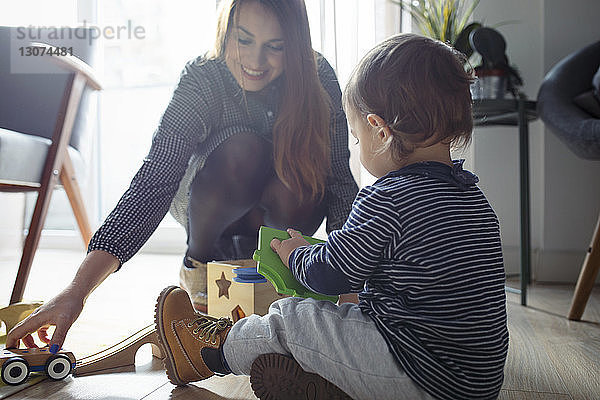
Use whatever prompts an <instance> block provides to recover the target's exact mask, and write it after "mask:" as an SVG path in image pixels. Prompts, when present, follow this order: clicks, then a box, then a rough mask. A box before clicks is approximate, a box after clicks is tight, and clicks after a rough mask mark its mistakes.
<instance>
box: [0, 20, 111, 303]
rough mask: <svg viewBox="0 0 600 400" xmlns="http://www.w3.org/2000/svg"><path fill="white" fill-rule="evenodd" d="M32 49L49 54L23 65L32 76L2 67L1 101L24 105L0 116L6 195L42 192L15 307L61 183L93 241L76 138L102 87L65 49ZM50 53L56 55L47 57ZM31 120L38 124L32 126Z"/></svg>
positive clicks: (2, 32) (0, 183)
mask: <svg viewBox="0 0 600 400" xmlns="http://www.w3.org/2000/svg"><path fill="white" fill-rule="evenodd" d="M10 29H11V28H5V27H2V28H1V29H0V36H3V40H4V42H3V44H4V47H6V44H7V42H6V39H7V35H10V34H11V33H10ZM10 40H11V39H10V38H9V41H10ZM11 45H13V48H12V49H11V51H12V53H11V56H12V57H17V55H15V53H14V50H15V49H14V43H11ZM28 46H30V47H32V48H35V49H38V50H36V52H38V54H39V52H41V51H44V52H45V53H46V55H44V56H31V57H29V58H28V59H27V60H19V61H24V62H26V63H27V64H28V67H30V68H33V70H32V71H29V72H27V73H22V72H21V71H20V70H17V71H15V68H17V69H18V68H20V67H15V65H14V64H11V65H8V63H4V64H3V65H1V68H0V90H1V91H7V92H8V93H9V95H8V96H5V95H4V93H3V96H2V97H3V99H2V100H1V101H2V102H3V103H5V104H6V103H7V102H9V101H11V97H14V98H15V102H20V106H17V109H16V110H15V108H14V107H13V110H12V114H9V113H8V112H7V110H6V108H7V107H6V106H5V105H4V104H0V107H1V108H4V111H0V157H1V159H0V191H3V192H31V191H32V192H37V200H36V203H35V208H34V211H33V216H32V218H31V222H30V225H29V229H28V233H27V236H26V238H25V242H24V246H23V253H22V256H21V261H20V264H19V269H18V272H17V277H16V280H15V284H14V287H13V291H12V295H11V298H10V304H13V303H17V302H19V301H21V300H22V297H23V293H24V290H25V285H26V283H27V279H28V277H29V272H30V269H31V265H32V262H33V258H34V255H35V252H36V249H37V247H38V243H39V239H40V235H41V232H42V228H43V226H44V220H45V218H46V214H47V211H48V206H49V204H50V199H51V196H52V192H53V190H54V189H55V188H56V186H57V185H58V184H59V183H60V184H62V186H63V188H64V190H65V192H66V194H67V197H68V199H69V202H70V204H71V207H72V209H73V213H74V215H75V219H76V221H77V224H78V227H79V230H80V232H81V236H82V239H83V242H84V245H86V246H87V244H88V242H89V240H90V239H91V236H92V229H91V226H90V222H89V219H88V214H87V211H86V207H85V203H84V201H83V198H82V196H81V192H80V189H79V184H78V182H77V178H76V166H75V162H74V157H79V154H78V152H77V149H76V148H74V147H73V146H72V144H73V139H74V137H72V133H73V131H74V126H75V125H76V124H75V122H76V119H77V116H78V111H79V108H80V103H81V100H82V95H83V93H84V91H86V88H90V89H92V90H100V89H101V86H100V84H99V82H98V80H97V79H96V78H95V76H94V73H93V71H92V69H91V67H90V66H89V65H88V64H86V63H85V62H83V61H82V60H81V59H79V58H78V57H76V56H74V55H71V54H66V55H61V53H60V50H58V51H57V48H56V47H53V46H50V45H48V44H43V43H29V44H28ZM50 50H52V52H51V53H52V55H47V54H48V52H49V51H50ZM4 54H7V53H4ZM12 61H14V60H11V62H12ZM61 70H62V71H61ZM5 93H6V92H5ZM52 103H54V104H52ZM3 106H4V107H3ZM53 107H54V109H55V110H57V112H56V113H55V115H54V118H53V119H52V118H50V119H47V120H46V121H45V122H46V124H47V125H48V126H47V127H46V129H47V131H48V133H50V135H48V136H50V137H49V138H48V137H46V138H44V137H41V136H43V133H42V134H40V132H35V131H36V129H37V128H36V126H34V125H36V124H37V126H40V124H43V123H44V121H43V118H44V117H43V115H44V113H45V114H47V113H48V109H47V108H50V109H53ZM15 113H22V114H23V115H25V116H26V117H25V119H24V118H23V115H20V116H19V117H20V119H19V118H17V119H16V120H15V118H13V117H14V116H15ZM27 119H31V120H34V121H33V123H32V124H28V121H27ZM40 119H41V120H42V121H40ZM15 121H17V122H15ZM19 121H20V122H19ZM27 125H30V126H27Z"/></svg>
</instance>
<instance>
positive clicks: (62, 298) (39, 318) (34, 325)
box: [6, 285, 84, 353]
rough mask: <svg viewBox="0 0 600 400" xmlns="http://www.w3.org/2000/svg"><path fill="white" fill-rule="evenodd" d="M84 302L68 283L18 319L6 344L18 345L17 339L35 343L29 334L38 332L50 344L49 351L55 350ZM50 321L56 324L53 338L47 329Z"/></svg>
mask: <svg viewBox="0 0 600 400" xmlns="http://www.w3.org/2000/svg"><path fill="white" fill-rule="evenodd" d="M83 304H84V298H83V297H81V295H79V294H78V293H77V291H76V290H74V289H73V288H72V287H71V285H69V286H68V287H67V288H66V289H64V290H63V291H62V292H60V293H59V294H58V295H57V296H56V297H54V298H53V299H51V300H50V301H49V302H47V303H45V304H44V305H42V306H41V307H39V308H38V309H37V310H35V311H34V312H33V313H32V314H31V315H30V316H29V317H27V318H26V319H24V320H23V321H21V322H20V323H18V324H17V325H16V326H15V327H14V328H13V329H12V330H11V331H10V332H9V333H8V336H7V337H6V347H7V348H11V347H19V340H23V344H24V345H25V346H26V347H37V346H36V344H35V342H34V340H33V336H32V335H31V334H32V333H34V332H37V335H38V337H39V339H40V341H42V342H43V343H46V344H48V345H50V352H51V353H56V352H57V351H58V350H60V348H61V347H62V345H63V343H64V341H65V337H66V336H67V332H68V330H69V329H70V328H71V325H73V322H75V320H76V319H77V317H79V314H81V310H82V309H83ZM51 325H54V326H56V330H55V331H54V334H53V335H52V338H49V337H48V332H47V330H48V328H49V327H50V326H51Z"/></svg>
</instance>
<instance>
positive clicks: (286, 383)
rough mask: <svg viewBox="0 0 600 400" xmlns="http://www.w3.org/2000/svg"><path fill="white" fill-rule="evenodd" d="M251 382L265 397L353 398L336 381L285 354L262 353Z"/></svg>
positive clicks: (271, 399) (293, 399)
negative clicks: (328, 379) (305, 369)
mask: <svg viewBox="0 0 600 400" xmlns="http://www.w3.org/2000/svg"><path fill="white" fill-rule="evenodd" d="M250 385H251V386H252V390H253V391H254V394H255V395H256V397H258V398H259V399H261V400H319V399H324V400H325V399H326V400H352V398H351V397H350V396H348V395H347V394H346V393H344V392H343V391H342V390H341V389H340V388H338V387H337V386H335V385H334V384H333V383H331V382H329V381H327V380H326V379H324V378H322V377H321V376H319V375H317V374H313V373H310V372H306V371H304V370H303V369H302V367H301V366H300V364H298V363H297V362H296V361H295V360H294V359H293V358H290V357H287V356H284V355H282V354H274V353H273V354H262V355H260V356H258V358H257V359H256V360H254V362H253V363H252V368H251V369H250Z"/></svg>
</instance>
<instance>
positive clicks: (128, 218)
mask: <svg viewBox="0 0 600 400" xmlns="http://www.w3.org/2000/svg"><path fill="white" fill-rule="evenodd" d="M223 3H224V4H222V8H221V12H220V16H219V20H218V23H217V37H216V41H215V47H214V49H213V50H212V51H211V52H210V53H209V54H207V55H206V56H202V57H198V58H197V59H196V60H194V61H192V62H190V63H188V64H187V65H186V67H185V69H184V71H183V73H182V75H181V79H180V82H179V84H178V86H177V88H176V89H175V92H174V94H173V97H172V99H171V102H170V103H169V105H168V107H167V109H166V110H165V113H164V114H163V116H162V118H161V120H160V124H159V127H158V129H157V131H156V133H155V135H154V138H153V142H152V147H151V149H150V152H149V154H148V156H147V157H146V158H145V159H144V163H143V165H142V167H141V168H140V170H139V171H138V173H137V174H136V176H135V177H134V179H133V181H132V183H131V186H130V187H129V189H128V190H127V191H126V192H125V194H124V195H123V196H122V198H121V200H120V201H119V203H118V204H117V206H116V207H115V209H114V210H113V211H112V213H111V214H110V215H109V216H108V217H107V219H106V220H105V222H104V224H103V225H102V226H101V227H100V229H99V230H98V231H97V232H96V234H95V235H94V237H93V238H92V240H91V242H90V245H89V248H88V255H87V256H86V258H85V259H84V261H83V263H82V264H81V266H80V268H79V270H78V271H77V274H76V276H75V278H74V279H73V281H72V282H71V284H69V285H68V287H67V288H65V289H64V290H63V291H62V292H61V293H59V294H58V295H57V296H56V297H55V298H53V299H51V300H50V301H49V302H47V303H46V304H45V305H43V306H42V307H41V308H39V309H38V310H36V312H34V313H33V314H32V315H31V316H30V317H29V318H28V319H26V320H25V321H23V322H22V323H21V324H19V325H18V326H17V327H15V328H14V329H13V330H12V331H11V332H10V334H9V335H8V337H7V342H6V345H7V347H13V346H15V345H17V344H18V340H19V339H23V341H24V343H25V345H26V346H33V345H34V343H33V339H32V337H31V335H30V334H31V333H32V332H34V331H36V330H38V335H39V336H40V339H41V340H42V341H44V342H46V343H49V344H50V343H51V344H52V346H51V348H50V351H53V352H54V351H58V350H59V349H60V347H61V346H62V343H63V342H64V338H65V336H66V333H67V331H68V329H69V328H70V327H71V325H72V323H73V322H74V321H75V319H76V318H77V317H78V316H79V314H80V313H81V310H82V308H83V305H84V303H85V300H86V298H87V297H88V296H89V295H90V294H91V292H92V291H93V290H94V289H95V288H96V287H97V286H98V285H99V284H100V283H102V281H104V279H106V277H107V276H108V275H110V274H111V273H112V272H115V271H117V270H118V269H119V268H120V266H121V265H122V264H123V263H124V262H126V261H127V260H128V259H129V258H131V257H132V256H133V255H134V254H135V253H136V252H137V251H138V250H139V248H140V247H141V246H142V245H143V244H144V242H145V241H146V240H147V239H148V237H149V236H150V235H151V234H152V232H153V231H154V230H155V229H156V227H157V226H158V224H159V223H160V221H161V220H162V218H163V217H164V215H165V214H166V212H167V211H168V210H169V208H170V209H171V212H172V214H173V215H174V217H175V218H176V219H177V220H178V221H179V222H180V223H182V224H183V225H184V227H185V228H186V230H187V232H188V250H187V252H186V256H185V259H184V266H183V267H182V270H181V274H180V276H181V280H182V282H181V283H182V286H183V287H184V288H186V290H187V291H188V292H190V295H191V297H192V299H193V301H194V303H195V306H196V308H197V309H199V310H201V311H205V310H206V294H205V293H206V261H209V260H212V259H222V258H230V257H237V258H247V257H249V256H250V252H249V251H248V247H250V246H244V242H245V241H244V240H243V238H244V237H246V238H247V237H250V238H251V239H249V240H250V241H251V242H252V246H251V248H254V244H255V243H256V236H255V235H256V232H257V230H258V227H259V226H260V225H263V224H264V225H269V226H273V227H276V228H284V227H287V226H295V227H297V228H298V229H299V230H301V231H303V232H304V233H306V234H312V233H314V231H315V230H316V229H317V228H318V226H319V225H320V223H321V221H322V220H323V217H324V216H327V230H328V231H330V230H332V229H336V228H339V227H341V225H342V224H343V222H344V221H345V219H346V217H347V215H348V212H349V210H350V207H351V203H352V200H353V198H354V196H355V194H356V191H357V187H356V184H355V182H354V180H353V178H352V175H351V173H350V170H349V167H348V157H349V151H348V146H347V140H348V135H347V124H346V118H345V115H344V113H343V110H342V107H341V93H340V88H339V85H338V82H337V79H336V77H335V73H334V72H333V70H332V68H331V67H330V66H329V64H328V63H327V61H326V60H325V59H324V58H323V57H321V56H320V55H318V54H316V53H315V52H314V51H313V50H312V47H311V42H310V32H309V27H308V18H307V15H306V9H305V6H304V3H303V0H285V1H282V0H229V1H224V2H223ZM240 238H242V239H240ZM246 241H247V240H246ZM48 325H56V330H55V332H54V334H53V337H52V339H49V338H48V337H47V335H46V332H45V331H46V329H47V326H48Z"/></svg>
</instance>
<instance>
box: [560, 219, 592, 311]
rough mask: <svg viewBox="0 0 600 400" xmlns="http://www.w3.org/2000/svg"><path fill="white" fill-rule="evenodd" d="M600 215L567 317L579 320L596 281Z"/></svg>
mask: <svg viewBox="0 0 600 400" xmlns="http://www.w3.org/2000/svg"><path fill="white" fill-rule="evenodd" d="M599 231H600V215H599V216H598V222H597V224H596V230H595V231H594V235H593V236H592V242H591V243H590V248H589V249H588V253H587V255H586V256H585V260H584V261H583V266H582V267H581V272H580V273H579V279H578V280H577V286H575V294H574V295H573V300H572V302H571V309H570V310H569V315H568V316H567V318H568V319H570V320H574V321H579V320H580V319H581V316H582V315H583V311H584V310H585V306H586V304H587V302H588V300H589V298H590V294H591V293H592V288H593V287H594V282H596V276H597V275H598V270H600V232H599Z"/></svg>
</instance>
